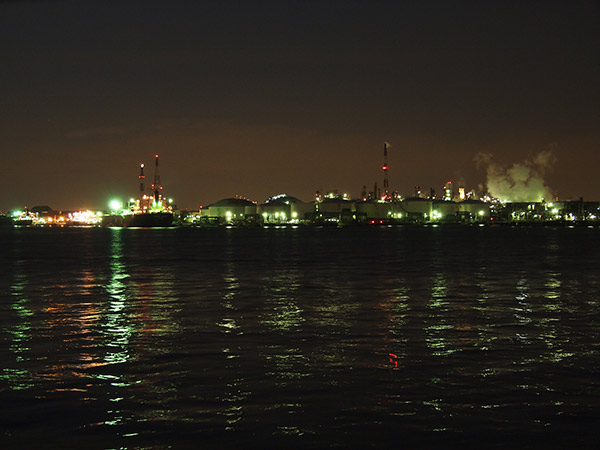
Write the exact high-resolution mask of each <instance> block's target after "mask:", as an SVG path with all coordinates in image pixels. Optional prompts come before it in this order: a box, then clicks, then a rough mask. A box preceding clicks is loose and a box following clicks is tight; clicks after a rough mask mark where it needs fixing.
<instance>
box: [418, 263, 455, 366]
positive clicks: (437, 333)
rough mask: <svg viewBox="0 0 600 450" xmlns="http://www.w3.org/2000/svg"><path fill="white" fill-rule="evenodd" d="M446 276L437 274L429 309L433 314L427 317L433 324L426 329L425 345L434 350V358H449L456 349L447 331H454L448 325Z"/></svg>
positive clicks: (433, 281)
mask: <svg viewBox="0 0 600 450" xmlns="http://www.w3.org/2000/svg"><path fill="white" fill-rule="evenodd" d="M447 291H448V288H447V281H446V275H445V274H444V273H442V272H439V273H437V274H436V275H435V276H434V277H433V279H432V286H431V296H430V300H429V304H428V308H429V309H430V310H431V313H430V314H429V315H428V316H427V318H428V319H430V320H431V321H433V323H432V324H431V325H429V326H427V327H425V334H426V338H425V343H426V345H427V347H429V348H430V349H431V350H432V352H431V353H432V355H434V356H448V355H450V354H452V353H454V352H456V349H453V348H451V347H450V344H449V342H448V335H447V331H446V330H450V329H452V328H453V327H452V325H450V324H449V323H448V299H447Z"/></svg>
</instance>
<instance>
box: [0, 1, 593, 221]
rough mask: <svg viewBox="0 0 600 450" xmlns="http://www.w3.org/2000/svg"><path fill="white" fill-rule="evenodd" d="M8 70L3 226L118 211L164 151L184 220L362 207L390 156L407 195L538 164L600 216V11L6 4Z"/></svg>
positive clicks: (3, 100)
mask: <svg viewBox="0 0 600 450" xmlns="http://www.w3.org/2000/svg"><path fill="white" fill-rule="evenodd" d="M0 56H1V62H0V105H1V109H0V117H1V120H0V137H1V139H0V156H1V157H2V161H1V166H0V167H2V183H1V190H0V210H9V209H13V208H17V207H23V206H25V205H27V206H30V207H32V206H35V205H50V206H51V207H53V208H55V209H74V208H105V207H106V204H107V203H108V201H109V199H110V198H112V197H120V198H121V199H124V200H125V199H127V198H129V197H131V196H135V195H136V194H137V189H138V181H137V175H138V171H139V164H140V163H141V162H145V163H146V165H147V166H152V164H153V155H154V154H155V153H158V154H160V162H161V166H160V170H161V179H162V184H163V186H164V193H165V195H167V196H171V197H173V198H174V199H175V202H176V203H177V205H178V206H179V207H180V208H182V209H183V208H190V209H197V208H198V207H199V205H207V204H210V203H212V202H215V201H217V200H220V199H222V198H225V197H231V196H234V195H243V196H246V197H248V198H250V199H252V200H255V201H258V202H262V201H264V200H265V199H266V198H267V197H269V196H272V195H275V194H278V193H280V192H286V193H288V194H290V195H294V196H296V197H299V198H300V199H302V200H305V201H310V200H312V199H313V198H314V193H315V191H316V190H321V191H327V190H333V189H338V190H339V191H340V192H348V193H349V194H350V195H352V196H353V197H358V196H359V195H360V192H361V191H362V187H363V185H366V186H367V188H368V189H372V187H373V183H374V182H376V181H377V182H378V184H379V186H381V185H382V174H381V165H382V157H383V155H382V153H383V142H384V141H387V142H389V143H390V144H391V148H390V152H389V164H390V170H389V176H390V187H391V188H392V189H393V190H396V191H398V192H399V193H400V194H401V195H403V196H410V195H412V194H413V191H414V186H415V185H420V186H421V187H422V188H423V190H429V188H430V187H433V188H435V189H436V191H438V192H441V187H442V185H443V184H444V183H445V182H446V181H448V180H452V181H454V182H455V183H456V184H460V185H465V186H466V187H467V189H476V190H481V189H482V188H485V185H486V176H487V166H486V164H489V163H490V162H493V163H494V164H495V167H496V170H500V171H501V170H505V169H509V168H510V167H512V166H513V165H514V164H522V165H525V166H529V167H533V166H532V165H533V164H534V163H533V161H538V160H539V158H538V156H539V155H540V154H543V155H545V158H544V160H545V161H546V164H545V166H544V168H543V170H542V169H540V170H539V171H538V172H536V173H537V175H540V176H543V179H544V183H545V184H546V185H547V186H548V187H549V189H550V190H551V191H552V193H553V194H554V195H558V196H559V197H560V198H561V199H565V200H566V199H573V198H579V197H582V196H583V197H584V198H585V199H588V200H600V172H599V170H598V163H599V162H600V157H599V150H600V145H599V144H600V3H599V2H597V1H563V2H560V1H473V2H468V1H456V2H450V1H411V2H403V1H394V2H385V1H298V2H295V1H277V2H262V1H239V2H234V1H215V2H194V1H189V2H176V1H164V2H153V1H139V2H138V1H129V2H128V1H115V2H91V1H76V2H75V1H73V2H69V1H56V2H52V1H44V2H35V1H29V2H3V3H0ZM482 154H485V158H482V157H481V156H482ZM536 158H537V159H536ZM477 161H479V162H477ZM146 174H147V175H149V178H150V179H151V178H152V174H153V170H152V169H151V168H150V170H147V172H146Z"/></svg>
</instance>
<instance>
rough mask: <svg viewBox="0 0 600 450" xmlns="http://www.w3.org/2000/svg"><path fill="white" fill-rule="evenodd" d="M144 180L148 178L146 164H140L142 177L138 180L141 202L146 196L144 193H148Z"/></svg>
mask: <svg viewBox="0 0 600 450" xmlns="http://www.w3.org/2000/svg"><path fill="white" fill-rule="evenodd" d="M144 178H146V177H145V176H144V164H140V175H139V176H138V179H139V180H140V200H141V199H142V197H143V196H144V192H145V191H146V188H145V187H144Z"/></svg>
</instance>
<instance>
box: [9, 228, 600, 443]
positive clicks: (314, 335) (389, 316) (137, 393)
mask: <svg viewBox="0 0 600 450" xmlns="http://www.w3.org/2000/svg"><path fill="white" fill-rule="evenodd" d="M599 243H600V228H598V227H595V228H588V227H572V228H568V227H477V226H475V227H470V226H450V225H446V226H437V227H426V226H398V227H389V228H388V227H372V228H371V227H357V228H341V229H332V228H302V227H300V228H268V229H267V228H231V229H229V228H195V229H191V228H172V229H110V228H92V229H68V228H51V229H35V228H21V229H8V230H0V245H1V250H0V251H1V253H0V258H1V260H0V261H1V271H0V361H1V367H0V405H1V408H0V448H2V449H31V448H52V449H67V448H77V449H167V448H173V449H179V448H184V449H187V448H209V449H210V448H219V449H224V448H278V449H289V448H297V449H308V448H313V449H317V448H356V449H364V448H408V449H411V448H456V447H461V448H598V445H599V444H598V442H600V441H599V438H600V428H599V425H600V248H599Z"/></svg>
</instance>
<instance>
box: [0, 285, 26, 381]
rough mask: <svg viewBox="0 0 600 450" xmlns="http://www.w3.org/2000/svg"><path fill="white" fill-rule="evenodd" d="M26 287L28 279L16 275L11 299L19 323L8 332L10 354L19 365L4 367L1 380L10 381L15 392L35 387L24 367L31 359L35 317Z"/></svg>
mask: <svg viewBox="0 0 600 450" xmlns="http://www.w3.org/2000/svg"><path fill="white" fill-rule="evenodd" d="M26 285H27V278H26V277H25V275H23V274H17V275H15V280H14V283H13V284H12V286H11V298H12V299H13V302H12V304H11V309H12V310H13V311H14V312H15V314H16V316H17V321H16V324H15V325H14V326H13V327H11V328H8V329H7V330H6V331H7V332H8V334H9V335H10V336H11V342H10V346H9V349H10V352H11V353H12V354H13V356H14V361H15V362H16V363H18V364H17V367H4V368H3V369H2V376H1V378H3V379H5V380H7V381H8V384H9V386H10V388H11V389H13V390H22V389H27V388H30V387H33V383H32V381H33V378H32V374H31V372H30V371H29V370H28V369H27V368H25V367H22V365H23V364H25V363H26V362H27V361H29V359H30V358H29V352H30V351H31V347H30V346H29V343H30V341H31V339H32V330H31V328H32V327H31V319H30V318H31V316H33V311H31V309H29V299H28V298H27V297H26V296H25V287H26ZM7 365H8V364H7ZM19 366H21V367H19Z"/></svg>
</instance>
